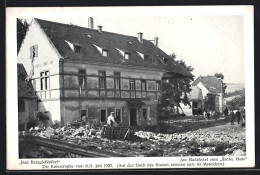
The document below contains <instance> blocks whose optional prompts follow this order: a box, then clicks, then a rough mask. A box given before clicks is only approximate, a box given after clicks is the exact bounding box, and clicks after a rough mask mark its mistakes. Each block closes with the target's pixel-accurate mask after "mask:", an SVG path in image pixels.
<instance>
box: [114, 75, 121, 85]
mask: <svg viewBox="0 0 260 175" xmlns="http://www.w3.org/2000/svg"><path fill="white" fill-rule="evenodd" d="M114 76H115V89H120V72H114Z"/></svg>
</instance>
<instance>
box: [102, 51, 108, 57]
mask: <svg viewBox="0 0 260 175" xmlns="http://www.w3.org/2000/svg"><path fill="white" fill-rule="evenodd" d="M102 56H103V57H107V56H108V50H106V49H103V50H102Z"/></svg>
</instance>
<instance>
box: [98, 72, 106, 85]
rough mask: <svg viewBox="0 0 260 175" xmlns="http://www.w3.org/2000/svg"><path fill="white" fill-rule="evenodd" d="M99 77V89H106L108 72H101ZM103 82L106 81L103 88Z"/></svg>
mask: <svg viewBox="0 0 260 175" xmlns="http://www.w3.org/2000/svg"><path fill="white" fill-rule="evenodd" d="M102 73H104V75H101V74H102ZM98 76H99V89H106V71H99V72H98ZM102 80H103V81H104V87H102V86H101V85H102V83H101V82H102Z"/></svg>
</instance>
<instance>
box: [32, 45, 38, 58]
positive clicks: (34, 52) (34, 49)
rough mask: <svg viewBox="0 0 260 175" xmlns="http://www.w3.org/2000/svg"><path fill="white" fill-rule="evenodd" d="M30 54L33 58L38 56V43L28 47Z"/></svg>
mask: <svg viewBox="0 0 260 175" xmlns="http://www.w3.org/2000/svg"><path fill="white" fill-rule="evenodd" d="M30 56H31V57H33V58H35V57H38V44H36V45H34V46H31V47H30Z"/></svg>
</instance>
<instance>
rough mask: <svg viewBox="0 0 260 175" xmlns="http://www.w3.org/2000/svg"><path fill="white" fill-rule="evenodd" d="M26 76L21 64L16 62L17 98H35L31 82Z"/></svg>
mask: <svg viewBox="0 0 260 175" xmlns="http://www.w3.org/2000/svg"><path fill="white" fill-rule="evenodd" d="M26 78H27V73H26V70H25V68H24V66H23V64H17V79H18V98H37V95H36V92H35V91H34V89H33V86H32V83H31V82H30V81H27V80H26Z"/></svg>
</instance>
